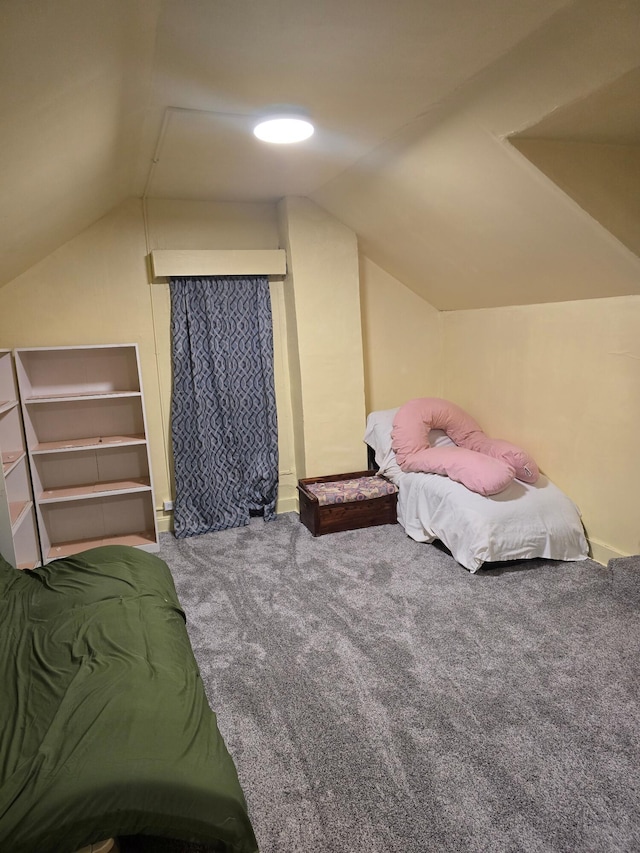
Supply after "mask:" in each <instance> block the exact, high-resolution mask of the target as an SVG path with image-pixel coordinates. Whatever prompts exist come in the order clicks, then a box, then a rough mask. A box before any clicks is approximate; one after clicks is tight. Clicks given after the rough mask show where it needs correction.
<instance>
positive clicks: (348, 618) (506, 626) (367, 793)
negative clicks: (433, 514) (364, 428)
mask: <svg viewBox="0 0 640 853" xmlns="http://www.w3.org/2000/svg"><path fill="white" fill-rule="evenodd" d="M160 556H161V557H162V558H163V559H164V560H166V562H167V563H168V564H169V566H170V568H171V570H172V573H173V575H174V579H175V583H176V588H177V591H178V595H179V597H180V599H181V601H182V604H183V606H184V608H185V610H186V613H187V619H188V622H187V628H188V631H189V634H190V637H191V642H192V645H193V649H194V653H195V655H196V658H197V660H198V663H199V666H200V668H201V674H202V678H203V682H204V684H205V687H206V690H207V694H208V697H209V701H210V704H211V706H212V707H213V709H214V710H215V711H216V713H217V715H218V724H219V726H220V730H221V731H222V734H223V736H224V738H225V740H226V743H227V746H228V748H229V751H230V752H231V754H232V755H233V757H234V760H235V762H236V766H237V768H238V774H239V776H240V781H241V783H242V786H243V789H244V791H245V794H246V797H247V802H248V805H249V811H250V815H251V819H252V822H253V825H254V829H255V832H256V836H257V838H258V843H259V846H260V851H261V853H430V851H445V852H446V851H468V852H469V853H471V851H473V853H476V851H491V853H503V851H504V853H507V851H528V853H534V851H567V853H576V851H602V853H605V852H606V851H638V850H640V797H639V793H640V791H639V788H640V779H639V775H638V771H639V769H640V714H639V710H640V665H639V661H640V656H639V652H640V618H639V614H640V566H639V565H637V564H636V563H634V562H633V558H631V561H624V560H616V561H612V562H611V563H610V565H609V567H603V566H601V565H599V564H598V563H595V562H593V561H591V560H586V561H583V562H578V563H557V562H552V561H546V560H531V561H523V562H518V563H510V564H500V565H497V566H495V567H493V568H491V569H487V570H483V571H480V572H479V573H478V574H476V575H471V574H469V573H468V572H467V571H466V570H465V569H463V568H462V567H460V566H459V565H458V564H457V563H456V562H455V561H454V560H453V558H452V557H451V556H449V555H448V554H447V553H446V552H444V550H442V549H439V548H437V547H434V546H430V545H424V544H419V543H416V542H414V541H412V540H411V539H409V538H408V537H407V536H406V535H405V534H404V531H403V530H402V528H401V527H400V526H398V525H393V526H389V525H387V526H383V527H375V528H369V529H367V530H359V531H353V532H346V533H337V534H333V535H330V536H323V537H319V538H317V539H314V538H313V537H312V536H311V535H310V533H309V532H308V531H307V530H306V528H305V527H304V526H303V525H301V524H300V523H299V521H298V516H297V515H296V514H293V513H289V514H285V515H281V516H279V517H278V518H277V519H276V520H275V521H272V522H269V523H264V522H263V521H262V519H252V521H251V523H250V524H249V525H248V526H247V527H244V528H239V529H235V530H228V531H224V532H221V533H213V534H207V535H204V536H200V537H194V538H191V539H184V540H176V539H175V538H174V537H173V536H172V535H171V534H163V535H162V537H161V550H160Z"/></svg>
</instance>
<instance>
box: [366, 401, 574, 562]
mask: <svg viewBox="0 0 640 853" xmlns="http://www.w3.org/2000/svg"><path fill="white" fill-rule="evenodd" d="M397 411H398V410H397V409H387V410H385V411H380V412H372V413H371V414H370V415H369V417H368V418H367V429H366V432H365V436H364V440H365V442H366V443H367V444H368V445H369V446H370V447H371V448H373V450H374V452H375V459H376V463H377V464H378V465H379V467H380V470H379V473H380V474H382V475H383V476H385V477H387V478H388V479H389V480H391V481H392V482H393V483H395V484H396V485H397V486H398V489H399V494H398V521H399V522H400V524H401V525H402V526H403V527H404V529H405V531H406V532H407V534H408V535H409V536H411V538H412V539H415V540H416V541H418V542H433V540H434V539H439V540H440V541H441V542H443V543H444V544H445V545H446V546H447V548H448V549H449V550H450V551H451V553H452V554H453V556H454V558H455V559H456V560H457V561H458V562H459V563H460V564H461V565H463V566H464V567H465V568H467V569H469V571H471V572H476V571H477V570H478V569H479V568H480V567H481V566H482V564H483V563H485V562H493V561H500V560H521V559H528V558H531V557H546V558H548V559H552V560H584V559H586V558H587V556H588V545H587V540H586V538H585V535H584V529H583V527H582V522H581V520H580V513H579V511H578V508H577V507H576V505H575V504H574V503H573V501H571V500H570V499H569V498H568V497H567V496H566V495H565V494H564V493H563V492H562V491H561V490H560V489H559V488H558V487H557V486H555V485H554V484H553V483H552V482H550V481H549V480H548V479H547V478H546V477H545V476H543V475H541V476H540V479H539V480H538V482H537V483H536V484H535V485H528V484H526V483H523V482H521V481H520V480H514V481H513V482H512V483H511V485H509V486H508V487H507V488H506V489H505V490H504V491H503V492H500V494H497V495H493V496H491V497H484V496H483V495H479V494H476V493H475V492H471V491H469V489H467V488H466V487H465V486H463V485H462V484H461V483H456V482H455V481H454V480H450V479H449V478H448V477H443V476H440V475H439V474H405V473H404V472H403V471H402V470H401V469H400V466H399V465H398V463H397V462H396V459H395V454H394V453H393V450H392V449H391V427H392V425H393V417H394V415H395V413H396V412H397ZM429 443H430V444H431V445H432V446H441V445H443V444H453V442H452V441H451V440H450V439H449V438H448V436H446V435H445V434H444V433H442V432H440V431H439V430H432V431H431V433H430V435H429Z"/></svg>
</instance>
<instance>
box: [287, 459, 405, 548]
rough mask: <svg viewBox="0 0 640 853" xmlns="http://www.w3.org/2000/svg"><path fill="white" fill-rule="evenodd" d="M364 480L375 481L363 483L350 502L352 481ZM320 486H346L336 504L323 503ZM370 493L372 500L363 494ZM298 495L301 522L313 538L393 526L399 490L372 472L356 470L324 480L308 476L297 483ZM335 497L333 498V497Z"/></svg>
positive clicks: (323, 478) (395, 518)
mask: <svg viewBox="0 0 640 853" xmlns="http://www.w3.org/2000/svg"><path fill="white" fill-rule="evenodd" d="M364 478H375V479H372V480H371V482H370V483H365V484H364V485H365V488H363V489H360V490H357V489H356V490H355V491H356V492H358V496H357V498H355V499H353V498H352V499H349V492H350V491H351V493H353V491H354V490H353V488H352V486H354V485H355V484H354V483H353V481H362V482H364ZM323 484H329V486H330V487H333V486H336V487H338V488H341V487H343V486H344V487H345V495H344V496H342V499H340V498H338V500H337V501H335V502H327V503H323V502H322V500H323V497H322V495H321V496H320V497H319V496H318V494H315V493H314V491H313V489H314V487H315V491H316V492H320V493H321V491H322V489H321V488H318V487H322V485H323ZM368 494H373V495H375V496H374V497H364V496H363V495H368ZM298 495H299V499H300V521H301V522H302V523H303V524H304V525H305V527H307V528H308V529H309V530H310V531H311V533H312V534H313V535H314V536H322V535H323V534H324V533H338V532H339V531H342V530H358V529H359V528H362V527H374V526H375V525H378V524H395V523H396V521H397V520H398V518H397V502H398V490H397V488H396V487H395V486H394V485H393V484H392V483H390V482H389V481H388V480H385V479H384V478H383V477H379V476H378V475H377V474H376V472H375V471H355V472H352V473H350V474H331V475H329V476H327V477H307V478H305V479H302V480H298ZM334 497H335V495H334Z"/></svg>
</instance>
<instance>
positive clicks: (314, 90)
mask: <svg viewBox="0 0 640 853" xmlns="http://www.w3.org/2000/svg"><path fill="white" fill-rule="evenodd" d="M605 7H606V8H605ZM639 24H640V2H639V0H612V2H609V3H607V4H603V3H602V2H598V0H576V2H570V0H519V2H518V3H513V2H512V0H483V2H482V3H477V2H474V0H396V2H394V3H390V2H389V0H349V2H344V0H321V2H318V0H315V2H312V0H136V2H131V0H2V2H0V151H1V154H2V156H1V157H0V284H4V283H6V282H8V281H10V280H12V279H13V278H15V277H16V276H17V275H18V274H19V273H21V272H22V271H24V270H25V269H26V268H28V267H29V266H30V265H32V264H33V263H35V262H37V261H38V260H40V259H41V258H42V257H44V256H45V255H46V254H48V253H49V252H51V251H52V250H54V249H55V248H57V247H58V246H59V245H61V244H62V243H64V242H66V241H67V240H69V239H70V238H72V237H73V236H75V235H76V234H77V233H78V232H79V231H81V230H82V229H84V228H85V227H87V226H89V225H90V224H91V223H92V222H94V221H95V220H97V219H98V218H100V217H101V216H103V215H104V214H105V213H107V212H108V211H109V210H110V209H111V208H112V207H114V206H115V205H117V204H118V203H120V202H121V201H122V200H124V199H125V198H127V197H131V196H138V197H141V196H143V195H146V196H148V197H155V198H173V199H198V200H212V201H275V200H277V199H279V198H281V197H282V196H285V195H305V196H309V197H310V198H312V199H314V200H315V201H316V202H317V203H319V204H321V205H323V206H324V207H326V209H327V210H329V211H330V212H331V213H333V214H334V215H335V216H336V217H337V218H339V219H341V220H342V221H344V222H345V223H346V224H347V225H348V226H350V227H351V228H353V229H354V230H355V231H356V233H357V234H358V237H359V240H360V243H361V246H362V249H363V251H364V252H366V254H367V255H369V256H370V257H371V258H372V260H374V261H375V262H376V263H378V264H379V265H380V266H382V267H383V268H384V269H386V270H387V271H388V272H390V273H391V274H393V275H395V276H396V277H397V278H399V279H400V280H401V281H403V282H404V283H405V284H407V285H408V286H409V287H411V288H412V289H414V290H415V291H416V292H417V293H419V294H420V295H422V296H423V297H424V298H425V299H427V300H428V301H430V302H431V303H432V304H434V305H435V306H436V307H438V308H442V309H451V308H464V307H480V306H488V305H500V304H515V303H522V302H536V301H554V300H558V299H574V298H575V299H577V298H590V297H594V296H608V295H623V294H628V293H637V292H640V285H639V279H640V275H639V272H640V262H638V258H637V256H636V255H635V254H634V252H633V251H630V250H629V245H628V244H627V245H625V242H624V240H622V239H621V238H620V237H619V235H618V236H614V237H612V235H611V232H610V230H609V228H608V224H607V223H604V224H605V225H606V226H607V227H603V225H602V224H600V223H599V222H598V216H597V213H594V210H593V209H592V210H591V211H590V212H589V213H587V212H585V210H584V209H583V207H581V206H580V199H578V198H577V197H576V195H575V193H573V195H572V194H571V193H568V194H567V187H563V189H562V191H561V190H559V189H558V186H557V176H554V175H551V174H550V172H549V170H548V169H547V171H546V173H545V171H544V170H542V171H540V170H539V169H538V168H536V167H535V166H534V165H532V162H533V163H535V158H534V157H529V154H527V152H526V151H525V149H524V147H522V150H521V151H519V150H518V149H517V148H516V145H515V144H514V145H511V143H510V142H509V139H510V137H512V136H513V134H515V133H520V134H522V133H523V132H524V135H525V136H526V135H527V133H526V132H527V129H528V128H532V127H533V126H534V125H537V130H536V132H535V133H533V137H535V138H536V139H537V138H539V137H540V136H542V137H543V138H545V139H552V138H560V137H562V139H563V140H564V141H565V142H567V141H570V142H571V141H574V130H575V129H576V128H578V129H579V134H580V140H581V141H582V142H584V141H585V139H586V140H587V141H594V142H596V141H597V139H598V138H599V134H602V133H603V122H604V121H606V122H607V133H608V136H607V140H608V144H613V145H619V144H624V145H626V146H628V147H631V148H633V147H635V148H636V149H637V146H638V116H639V115H640V109H639V108H638V103H637V101H635V107H634V100H633V89H629V90H628V91H627V94H626V97H627V101H626V102H625V103H626V104H627V108H626V109H623V110H618V114H617V118H616V122H615V124H612V122H611V119H610V117H609V119H607V118H606V117H607V109H608V105H609V104H610V103H611V98H610V97H609V95H610V94H611V92H608V91H607V90H608V89H611V90H612V92H613V95H614V96H615V97H617V98H618V100H619V101H620V98H621V95H620V90H619V89H616V88H615V86H613V87H612V85H611V84H612V83H614V82H615V81H616V80H618V79H619V78H623V77H624V76H625V75H628V74H630V72H632V71H633V69H634V68H635V67H637V66H638V62H639V58H638V53H637V45H638V43H639V42H640V27H639ZM590 99H594V100H590ZM276 103H277V104H282V103H286V104H295V105H298V106H301V107H304V108H306V109H307V110H308V111H309V112H310V113H311V115H312V116H313V118H314V121H315V123H316V126H317V132H316V134H315V135H314V137H313V138H312V139H311V140H310V141H309V142H308V143H305V144H304V145H301V146H300V147H298V148H290V147H286V148H276V147H273V146H265V145H264V144H262V143H259V142H258V141H257V140H255V139H254V138H253V137H252V135H251V133H250V129H251V124H252V119H253V117H254V116H255V115H256V114H258V113H260V112H261V111H262V110H263V109H264V108H265V107H267V106H269V105H271V104H276ZM561 108H563V109H564V108H566V109H569V112H565V113H564V115H563V116H562V117H561V118H562V120H559V119H558V120H556V119H554V115H556V113H557V116H560V112H559V111H560V109H561ZM572 128H573V129H572ZM614 128H615V130H614ZM575 132H576V133H577V132H578V131H575ZM530 136H531V134H530ZM612 140H613V141H612ZM513 141H514V143H515V141H516V140H515V138H514V140H513ZM523 154H524V155H526V156H523ZM552 159H553V158H552ZM595 162H596V163H597V162H598V161H597V158H596V161H595ZM549 177H551V179H552V180H549ZM552 181H553V182H552ZM576 202H577V203H576Z"/></svg>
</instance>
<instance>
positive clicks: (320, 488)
mask: <svg viewBox="0 0 640 853" xmlns="http://www.w3.org/2000/svg"><path fill="white" fill-rule="evenodd" d="M307 489H308V490H309V491H310V492H311V493H312V494H313V495H315V496H316V497H317V499H318V503H319V504H346V503H352V502H353V501H367V500H370V499H371V498H380V497H382V496H383V495H392V494H394V493H395V492H397V491H398V487H397V486H394V484H393V483H390V482H389V481H388V480H385V479H384V478H383V477H377V476H376V477H358V478H357V479H355V480H334V481H333V482H330V483H308V484H307Z"/></svg>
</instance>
